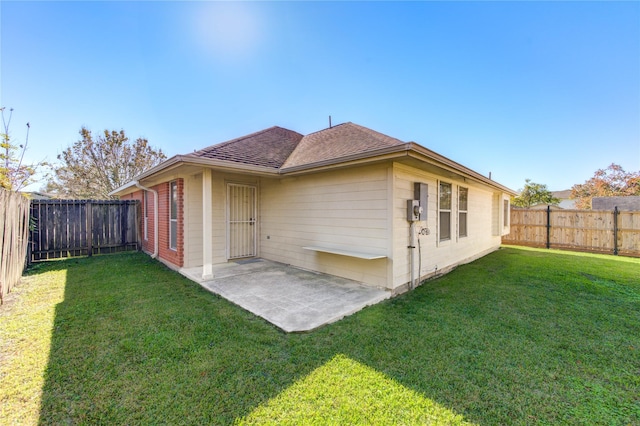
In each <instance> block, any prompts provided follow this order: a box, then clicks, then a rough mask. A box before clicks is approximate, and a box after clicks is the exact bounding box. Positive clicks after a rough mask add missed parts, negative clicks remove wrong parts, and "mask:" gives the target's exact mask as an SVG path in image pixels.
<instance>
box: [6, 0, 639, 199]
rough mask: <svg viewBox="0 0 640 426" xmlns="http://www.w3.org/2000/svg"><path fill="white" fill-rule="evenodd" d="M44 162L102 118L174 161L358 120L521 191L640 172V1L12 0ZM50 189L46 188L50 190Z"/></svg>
mask: <svg viewBox="0 0 640 426" xmlns="http://www.w3.org/2000/svg"><path fill="white" fill-rule="evenodd" d="M0 13H1V15H0V19H1V38H2V39H1V45H0V47H1V55H0V59H1V63H0V71H1V75H0V103H1V105H2V106H5V107H12V108H14V110H15V111H14V116H13V122H12V126H11V127H12V136H13V137H14V140H15V141H16V142H19V143H22V142H24V137H25V132H24V130H25V129H26V127H25V126H24V124H25V123H26V122H27V121H28V122H30V123H31V131H30V136H29V150H28V152H27V157H28V159H29V160H31V161H35V160H41V159H47V160H49V161H53V160H55V158H56V156H57V155H58V154H59V153H60V152H61V151H62V150H63V149H65V148H66V147H67V146H70V145H71V144H73V142H75V141H76V140H78V138H79V135H78V131H79V130H80V127H81V126H86V127H88V128H89V129H91V130H92V131H93V132H94V133H95V132H100V131H102V130H104V129H116V130H119V129H124V130H125V131H126V133H127V135H128V136H129V137H130V138H132V139H135V138H137V137H146V138H147V139H149V142H150V143H151V144H152V145H153V146H155V147H158V148H162V149H163V150H164V151H165V153H166V154H167V155H168V156H172V155H175V154H181V153H187V152H190V151H193V150H194V149H200V148H202V147H205V146H208V145H211V144H214V143H218V142H223V141H226V140H228V139H232V138H235V137H238V136H242V135H245V134H248V133H252V132H254V131H258V130H261V129H264V128H267V127H270V126H274V125H278V126H282V127H286V128H289V129H292V130H295V131H298V132H300V133H310V132H313V131H317V130H320V129H322V128H325V127H327V126H328V116H329V115H331V116H332V120H333V123H334V124H337V123H341V122H346V121H351V122H355V123H358V124H361V125H363V126H366V127H370V128H372V129H374V130H377V131H380V132H382V133H385V134H388V135H390V136H393V137H396V138H399V139H401V140H404V141H415V142H418V143H420V144H421V145H424V146H426V147H427V148H430V149H432V150H434V151H436V152H438V153H440V154H442V155H445V156H447V157H449V158H451V159H452V160H454V161H457V162H459V163H462V164H464V165H465V166H467V167H470V168H472V169H474V170H475V171H477V172H479V173H482V174H485V175H488V174H489V172H491V173H492V177H493V178H494V179H495V180H497V181H498V182H500V183H502V184H504V185H506V186H508V187H511V188H513V189H516V190H517V189H519V188H522V186H523V185H524V181H525V179H526V178H530V179H532V180H533V181H534V182H538V183H544V184H547V186H548V187H549V188H550V189H551V190H561V189H568V188H570V187H571V186H572V185H573V184H576V183H583V182H584V181H585V180H587V179H589V178H590V177H591V176H593V173H594V172H595V171H596V169H599V168H605V167H607V166H608V165H609V164H611V163H617V164H620V165H622V166H623V167H624V168H625V170H627V171H637V170H640V3H639V2H558V3H556V2H255V3H254V2H241V3H214V2H188V3H187V2H124V1H123V2H115V1H113V2H92V1H85V2H12V1H2V2H0ZM39 187H40V185H32V187H31V189H37V188H39Z"/></svg>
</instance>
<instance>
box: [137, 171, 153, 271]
mask: <svg viewBox="0 0 640 426" xmlns="http://www.w3.org/2000/svg"><path fill="white" fill-rule="evenodd" d="M133 183H134V185H135V186H136V187H138V188H140V189H142V190H143V191H149V192H152V193H153V254H152V255H151V258H152V259H155V258H156V257H158V191H156V190H155V189H151V188H147V187H146V186H142V185H140V182H139V181H137V180H136V181H135V182H133Z"/></svg>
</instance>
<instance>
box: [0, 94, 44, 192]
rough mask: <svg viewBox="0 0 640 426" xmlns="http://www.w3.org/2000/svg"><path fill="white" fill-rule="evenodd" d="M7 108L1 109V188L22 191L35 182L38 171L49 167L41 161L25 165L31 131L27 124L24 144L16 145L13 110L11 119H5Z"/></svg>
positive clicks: (10, 114)
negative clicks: (12, 122) (13, 137)
mask: <svg viewBox="0 0 640 426" xmlns="http://www.w3.org/2000/svg"><path fill="white" fill-rule="evenodd" d="M5 109H6V108H5V107H2V108H0V113H1V114H2V133H0V187H2V188H5V189H8V190H10V191H20V190H21V189H22V188H24V187H25V186H27V185H29V184H31V183H33V182H34V181H35V174H36V173H37V172H38V169H39V168H41V167H44V166H46V165H47V163H46V162H44V161H41V162H39V163H34V164H25V163H24V162H23V160H24V154H25V152H26V151H27V144H28V143H29V130H30V129H31V126H30V125H29V123H27V136H26V138H25V142H24V144H18V145H16V144H15V143H13V142H12V141H11V133H10V131H9V127H10V125H11V118H12V117H13V108H10V109H9V117H8V118H7V117H5V115H4V113H5Z"/></svg>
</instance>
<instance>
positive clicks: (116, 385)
mask: <svg viewBox="0 0 640 426" xmlns="http://www.w3.org/2000/svg"><path fill="white" fill-rule="evenodd" d="M20 423H22V424H141V423H142V424H147V423H153V424H157V423H161V424H162V423H163V424H204V423H209V424H229V423H241V424H274V423H278V424H336V425H337V424H358V423H360V424H362V423H364V424H371V423H377V424H425V423H427V424H428V423H433V424H466V423H472V424H481V425H489V424H491V425H493V424H523V425H524V424H526V425H529V424H558V423H560V424H602V425H629V424H640V259H630V258H619V257H613V256H599V255H589V254H578V253H570V252H558V251H543V250H536V249H524V248H514V247H508V248H503V249H501V250H499V251H498V252H495V253H493V254H491V255H488V256H486V257H484V258H482V259H480V260H478V261H476V262H473V263H471V264H468V265H465V266H461V267H459V268H457V269H456V270H455V271H453V272H451V273H450V274H448V275H445V276H443V277H441V278H439V279H436V280H432V281H429V282H427V283H425V284H424V285H423V286H421V287H419V288H417V289H416V290H415V291H413V292H411V293H408V294H405V295H402V296H400V297H396V298H394V299H391V300H388V301H385V302H383V303H381V304H379V305H376V306H373V307H369V308H366V309H365V310H363V311H361V312H359V313H357V314H355V315H353V316H350V317H348V318H346V319H344V320H342V321H339V322H337V323H335V324H331V325H329V326H325V327H322V328H320V329H319V330H316V331H314V332H311V333H307V334H284V333H282V332H281V331H279V330H278V329H276V328H275V327H273V326H271V325H270V324H268V323H267V322H265V321H264V320H262V319H260V318H257V317H255V316H253V315H252V314H250V313H248V312H246V311H244V310H242V309H240V308H238V307H236V306H235V305H233V304H231V303H229V302H227V301H225V300H224V299H221V298H219V297H217V296H215V295H212V294H210V293H208V292H206V291H205V290H203V289H201V288H200V287H199V286H198V285H197V284H194V283H192V282H190V281H189V280H187V279H185V278H182V277H181V276H180V275H178V274H177V273H175V272H173V271H170V270H168V269H167V268H165V267H163V266H162V265H160V264H159V263H157V262H156V261H153V260H151V259H150V258H148V257H147V256H144V255H142V254H138V253H133V254H119V255H111V256H99V257H94V258H82V259H70V260H64V261H57V262H49V263H44V264H39V265H37V266H36V267H34V268H32V269H31V270H30V271H29V273H28V275H27V276H26V277H25V278H24V279H23V280H22V282H21V283H20V284H19V285H18V286H17V287H16V288H15V290H14V291H13V293H11V294H10V297H9V301H8V302H7V303H5V305H3V306H0V424H11V425H13V424H20Z"/></svg>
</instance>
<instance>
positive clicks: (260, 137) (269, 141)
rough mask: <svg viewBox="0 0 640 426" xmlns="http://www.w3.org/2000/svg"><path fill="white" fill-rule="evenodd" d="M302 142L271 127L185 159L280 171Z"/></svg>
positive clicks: (298, 135)
mask: <svg viewBox="0 0 640 426" xmlns="http://www.w3.org/2000/svg"><path fill="white" fill-rule="evenodd" d="M301 140H302V135H301V134H300V133H297V132H294V131H292V130H287V129H283V128H282V127H278V126H274V127H270V128H268V129H265V130H261V131H259V132H256V133H252V134H250V135H247V136H242V137H240V138H236V139H233V140H230V141H227V142H222V143H219V144H217V145H212V146H209V147H207V148H204V149H201V150H199V151H196V152H193V153H191V154H187V156H190V157H200V158H212V159H216V160H224V161H233V162H236V163H243V164H252V165H256V166H264V167H273V168H275V169H279V168H280V167H282V165H283V163H284V162H285V160H286V159H287V158H288V157H289V155H290V154H291V153H292V152H293V150H294V149H295V148H296V146H297V145H298V143H299V142H300V141H301Z"/></svg>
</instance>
